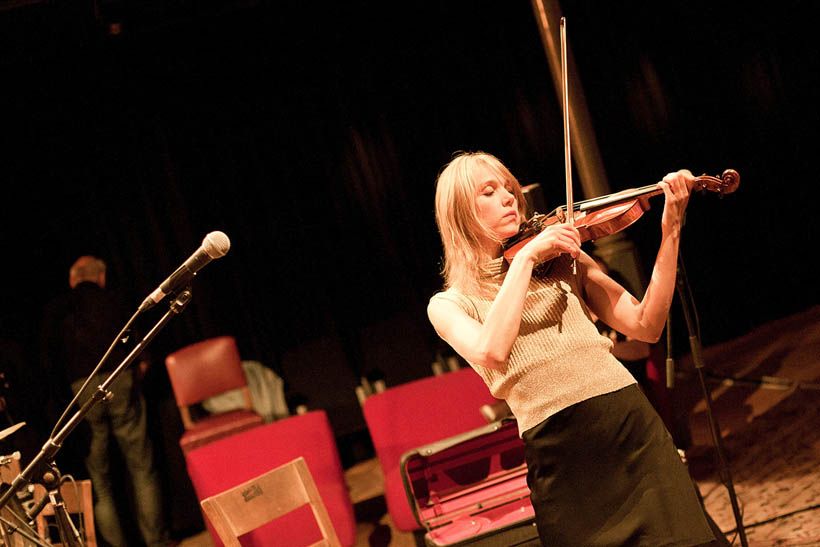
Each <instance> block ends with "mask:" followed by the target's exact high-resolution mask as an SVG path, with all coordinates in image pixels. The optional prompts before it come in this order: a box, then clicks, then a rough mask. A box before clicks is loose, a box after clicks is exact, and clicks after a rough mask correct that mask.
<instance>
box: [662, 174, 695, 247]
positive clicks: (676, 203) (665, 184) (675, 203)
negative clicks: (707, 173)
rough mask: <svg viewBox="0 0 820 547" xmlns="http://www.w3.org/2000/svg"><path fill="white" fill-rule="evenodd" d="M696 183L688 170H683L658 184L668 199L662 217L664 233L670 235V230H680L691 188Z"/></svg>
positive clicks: (669, 175) (666, 177) (664, 178)
mask: <svg viewBox="0 0 820 547" xmlns="http://www.w3.org/2000/svg"><path fill="white" fill-rule="evenodd" d="M694 181H695V177H694V176H693V175H692V173H691V172H690V171H689V170H688V169H681V170H680V171H676V172H674V173H669V174H668V175H666V176H665V177H663V180H662V181H661V182H659V183H658V187H659V188H660V189H661V190H663V193H664V195H665V197H666V202H665V204H664V206H663V216H662V217H661V229H662V230H663V232H664V233H668V231H669V230H673V231H679V230H680V227H681V224H682V222H683V214H684V213H685V212H686V206H687V204H688V203H689V193H690V187H691V185H692V184H693V183H694Z"/></svg>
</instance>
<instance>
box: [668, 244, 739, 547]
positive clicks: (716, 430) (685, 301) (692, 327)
mask: <svg viewBox="0 0 820 547" xmlns="http://www.w3.org/2000/svg"><path fill="white" fill-rule="evenodd" d="M676 288H677V291H678V297H679V300H680V303H681V309H682V310H683V316H684V319H685V320H686V327H687V329H688V331H689V347H690V349H691V351H692V360H693V361H694V364H695V370H696V371H697V375H698V380H699V382H700V387H701V390H702V391H703V397H704V400H705V402H706V416H707V417H708V419H709V429H710V431H711V433H712V443H713V444H714V447H715V452H716V454H717V457H718V463H719V472H720V477H721V482H723V484H724V485H725V486H726V489H727V490H728V491H729V500H730V501H731V503H732V511H733V513H734V516H735V522H736V524H737V532H738V534H739V535H740V543H741V545H742V546H743V547H747V546H748V543H747V541H746V532H745V531H744V529H743V516H742V515H741V513H740V507H739V505H738V501H737V495H736V494H735V489H734V485H733V483H732V475H731V473H730V471H729V465H728V464H727V463H726V457H725V455H724V452H723V446H722V444H721V434H720V427H719V426H718V423H717V420H716V418H715V415H714V413H713V412H712V396H711V393H710V391H709V388H708V387H707V386H706V379H705V375H704V371H703V369H704V366H705V364H704V361H703V355H702V354H701V344H700V338H699V336H698V329H697V327H696V324H695V319H694V312H693V310H694V298H693V297H692V294H691V292H690V291H689V281H688V279H687V278H686V269H685V268H684V266H683V257H682V255H681V254H680V252H679V253H678V275H677V281H676ZM667 370H668V368H667ZM667 382H669V380H668V379H667ZM667 385H669V384H667Z"/></svg>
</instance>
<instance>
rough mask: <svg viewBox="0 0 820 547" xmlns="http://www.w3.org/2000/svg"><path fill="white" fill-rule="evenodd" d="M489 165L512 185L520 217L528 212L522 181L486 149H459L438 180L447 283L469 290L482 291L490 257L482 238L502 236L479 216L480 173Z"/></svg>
mask: <svg viewBox="0 0 820 547" xmlns="http://www.w3.org/2000/svg"><path fill="white" fill-rule="evenodd" d="M482 168H483V169H487V170H488V171H490V172H491V173H492V174H493V175H495V176H496V177H497V178H498V182H500V183H502V184H510V185H511V186H512V194H513V195H514V196H515V198H516V200H517V204H518V213H519V218H521V219H523V218H524V216H525V214H526V202H525V200H524V194H523V193H522V192H521V185H520V184H519V183H518V180H517V179H516V178H515V177H514V176H513V174H512V173H510V170H509V169H507V168H506V167H505V166H504V164H503V163H501V161H500V160H499V159H498V158H496V157H495V156H493V155H492V154H487V153H486V152H459V153H457V154H456V155H455V156H454V157H453V159H452V160H451V161H450V162H449V163H448V164H447V165H445V166H444V168H443V169H442V170H441V173H439V176H438V179H437V181H436V224H438V230H439V233H440V234H441V242H442V244H443V246H444V265H443V268H442V275H443V276H444V287H445V288H451V287H455V288H457V289H458V290H460V291H462V292H464V293H467V294H477V293H482V292H484V290H485V289H486V288H487V287H486V286H485V285H486V283H484V282H483V281H482V279H483V276H482V264H483V263H484V262H486V261H487V260H488V257H487V256H486V253H485V252H484V251H483V249H482V246H481V241H482V239H483V238H485V237H490V238H491V239H493V240H496V241H498V243H499V245H500V244H501V240H499V239H498V238H497V236H496V235H495V234H493V233H492V232H491V231H490V230H489V229H488V228H487V226H485V225H484V224H483V223H482V222H481V220H480V219H479V217H478V210H477V207H476V196H477V195H478V192H479V190H480V189H479V188H478V185H479V184H480V183H481V182H482V180H480V179H479V178H478V177H477V175H478V172H479V170H480V169H482Z"/></svg>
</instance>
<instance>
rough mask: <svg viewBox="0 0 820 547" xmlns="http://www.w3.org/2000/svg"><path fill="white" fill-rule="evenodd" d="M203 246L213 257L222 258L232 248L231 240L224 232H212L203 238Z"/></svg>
mask: <svg viewBox="0 0 820 547" xmlns="http://www.w3.org/2000/svg"><path fill="white" fill-rule="evenodd" d="M202 248H203V249H204V250H205V253H207V255H208V256H210V257H211V258H220V257H222V256H225V254H226V253H227V252H228V250H229V249H230V248H231V240H230V239H228V236H226V235H225V234H224V232H211V233H210V234H208V235H206V236H205V239H203V240H202Z"/></svg>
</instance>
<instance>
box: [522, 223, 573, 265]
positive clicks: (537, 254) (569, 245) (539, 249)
mask: <svg viewBox="0 0 820 547" xmlns="http://www.w3.org/2000/svg"><path fill="white" fill-rule="evenodd" d="M522 252H523V253H524V255H525V256H527V257H529V258H530V260H532V261H533V264H534V265H535V264H540V263H541V262H546V261H547V260H552V259H553V258H556V257H557V256H559V255H561V254H564V253H567V254H569V255H570V256H572V258H578V255H579V254H580V253H581V235H580V234H579V233H578V230H577V228H575V227H574V226H570V225H569V224H567V223H561V224H551V225H549V226H547V227H546V228H544V229H543V230H542V231H541V232H540V233H539V234H538V235H536V236H535V237H533V238H532V239H531V240H530V241H529V242H528V243H527V244H526V245H524V247H523V248H522V249H521V250H520V251H519V252H518V254H521V253H522ZM516 256H518V255H516Z"/></svg>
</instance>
